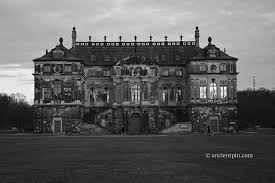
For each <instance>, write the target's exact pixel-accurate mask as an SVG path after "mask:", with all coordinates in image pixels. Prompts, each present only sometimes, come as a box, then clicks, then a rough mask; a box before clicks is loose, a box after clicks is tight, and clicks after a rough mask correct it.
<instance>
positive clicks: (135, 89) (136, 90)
mask: <svg viewBox="0 0 275 183" xmlns="http://www.w3.org/2000/svg"><path fill="white" fill-rule="evenodd" d="M131 99H132V101H133V102H139V101H140V86H139V85H138V84H134V85H132V87H131Z"/></svg>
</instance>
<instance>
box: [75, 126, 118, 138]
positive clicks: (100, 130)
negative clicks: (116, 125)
mask: <svg viewBox="0 0 275 183" xmlns="http://www.w3.org/2000/svg"><path fill="white" fill-rule="evenodd" d="M79 129H80V133H81V134H93V135H109V134H114V132H113V131H111V130H109V129H107V128H105V127H103V126H101V125H98V124H88V123H82V124H80V126H79Z"/></svg>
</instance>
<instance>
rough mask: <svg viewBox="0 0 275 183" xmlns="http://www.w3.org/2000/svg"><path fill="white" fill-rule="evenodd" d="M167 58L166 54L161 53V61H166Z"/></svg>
mask: <svg viewBox="0 0 275 183" xmlns="http://www.w3.org/2000/svg"><path fill="white" fill-rule="evenodd" d="M166 60H167V55H166V54H162V55H161V61H163V62H164V61H166Z"/></svg>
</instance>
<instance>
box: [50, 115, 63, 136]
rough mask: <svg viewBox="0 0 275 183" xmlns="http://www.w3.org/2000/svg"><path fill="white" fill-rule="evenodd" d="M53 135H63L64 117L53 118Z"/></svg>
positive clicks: (56, 116)
mask: <svg viewBox="0 0 275 183" xmlns="http://www.w3.org/2000/svg"><path fill="white" fill-rule="evenodd" d="M52 130H53V133H62V117H61V116H58V115H55V116H54V117H53V125H52Z"/></svg>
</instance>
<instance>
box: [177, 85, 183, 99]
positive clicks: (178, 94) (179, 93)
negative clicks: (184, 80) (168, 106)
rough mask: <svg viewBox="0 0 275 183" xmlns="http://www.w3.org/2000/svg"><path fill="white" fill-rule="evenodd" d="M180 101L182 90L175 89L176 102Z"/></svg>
mask: <svg viewBox="0 0 275 183" xmlns="http://www.w3.org/2000/svg"><path fill="white" fill-rule="evenodd" d="M181 100H182V90H181V88H180V87H178V88H177V89H176V102H179V101H181Z"/></svg>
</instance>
